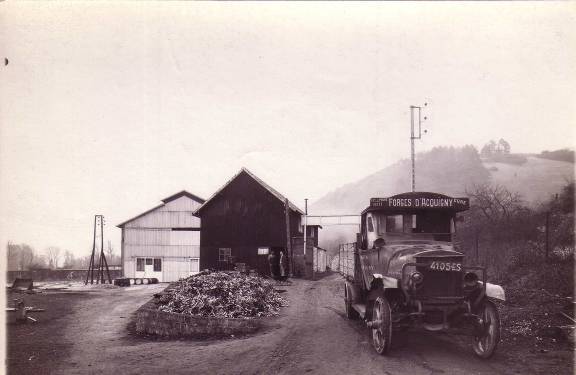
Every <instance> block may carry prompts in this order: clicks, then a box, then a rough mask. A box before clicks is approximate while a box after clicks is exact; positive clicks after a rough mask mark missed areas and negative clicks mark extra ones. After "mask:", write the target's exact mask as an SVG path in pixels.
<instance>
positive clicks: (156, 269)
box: [153, 258, 162, 272]
mask: <svg viewBox="0 0 576 375" xmlns="http://www.w3.org/2000/svg"><path fill="white" fill-rule="evenodd" d="M157 265H158V267H156V266H157ZM153 267H154V268H153V271H154V272H162V258H154V261H153Z"/></svg>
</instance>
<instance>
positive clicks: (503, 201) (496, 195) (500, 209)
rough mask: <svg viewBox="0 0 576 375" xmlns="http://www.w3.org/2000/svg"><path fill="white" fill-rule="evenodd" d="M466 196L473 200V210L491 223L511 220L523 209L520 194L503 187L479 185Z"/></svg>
mask: <svg viewBox="0 0 576 375" xmlns="http://www.w3.org/2000/svg"><path fill="white" fill-rule="evenodd" d="M466 194H467V195H468V196H469V197H470V198H471V208H472V210H476V211H479V212H480V213H481V215H482V216H483V218H484V219H485V220H486V221H488V222H490V223H495V222H498V221H501V220H503V219H509V218H510V217H511V216H513V215H514V214H516V213H517V212H518V211H519V210H520V209H521V208H522V198H521V197H520V194H518V193H516V192H511V191H509V190H507V189H506V188H505V187H503V186H501V185H489V184H482V185H477V186H474V187H473V188H472V190H471V191H467V192H466Z"/></svg>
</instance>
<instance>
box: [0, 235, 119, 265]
mask: <svg viewBox="0 0 576 375" xmlns="http://www.w3.org/2000/svg"><path fill="white" fill-rule="evenodd" d="M91 254H92V253H91V252H90V253H89V255H85V256H80V257H77V256H75V255H74V254H73V253H72V252H71V251H69V250H64V251H62V249H60V248H59V247H56V246H49V247H47V248H45V249H44V251H38V250H36V249H34V248H33V247H32V246H30V245H28V244H25V243H21V244H15V243H12V242H8V245H7V270H8V271H28V270H33V269H87V268H88V266H89V265H90V257H91ZM104 255H105V256H106V260H107V262H108V264H109V265H119V264H120V256H119V255H116V254H115V251H114V247H112V244H111V242H110V241H108V247H107V248H106V249H104ZM98 259H99V254H96V256H95V262H96V264H98Z"/></svg>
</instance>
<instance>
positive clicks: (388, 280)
mask: <svg viewBox="0 0 576 375" xmlns="http://www.w3.org/2000/svg"><path fill="white" fill-rule="evenodd" d="M372 277H373V278H374V279H380V280H382V287H383V288H384V289H392V288H398V279H395V278H393V277H388V276H383V275H382V274H381V273H375V274H372Z"/></svg>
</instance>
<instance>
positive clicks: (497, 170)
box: [483, 156, 574, 204]
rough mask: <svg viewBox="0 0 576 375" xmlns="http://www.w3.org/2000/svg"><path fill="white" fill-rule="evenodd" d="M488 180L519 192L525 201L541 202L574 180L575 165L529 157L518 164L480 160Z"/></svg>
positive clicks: (529, 202) (531, 202)
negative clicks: (524, 161)
mask: <svg viewBox="0 0 576 375" xmlns="http://www.w3.org/2000/svg"><path fill="white" fill-rule="evenodd" d="M483 164H484V166H485V167H486V168H487V169H488V170H489V171H490V176H491V181H492V182H493V183H495V184H499V185H503V186H505V187H506V188H507V189H508V190H510V191H515V192H518V193H520V195H521V196H522V198H523V199H524V201H525V202H526V203H528V204H534V203H538V202H542V201H544V200H546V199H548V198H549V197H550V196H551V195H553V194H557V193H559V192H560V191H561V190H562V188H563V187H564V186H565V185H566V184H568V183H569V182H570V181H573V180H574V164H572V163H570V162H566V161H556V160H548V159H542V158H538V157H534V156H528V157H527V161H526V163H524V164H521V165H514V164H504V163H483Z"/></svg>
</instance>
